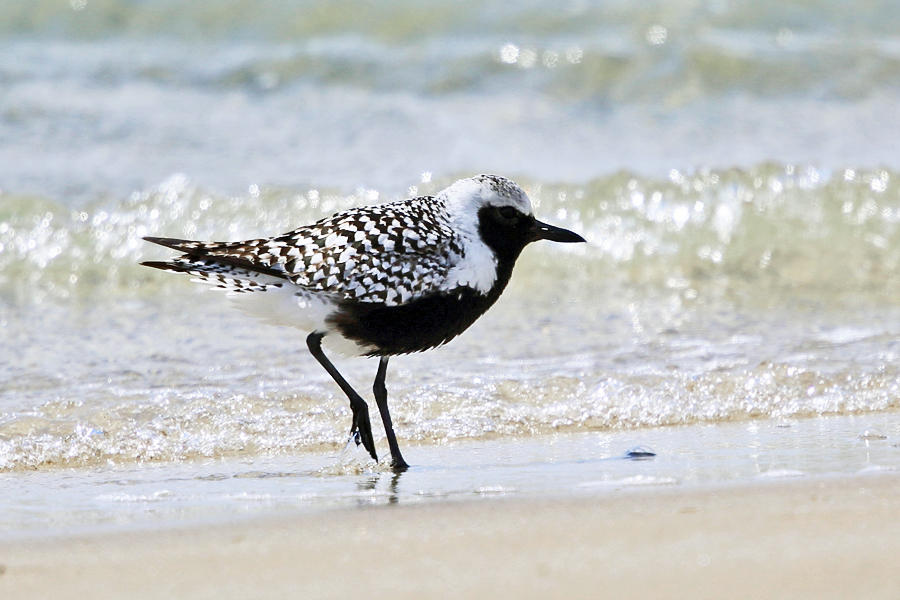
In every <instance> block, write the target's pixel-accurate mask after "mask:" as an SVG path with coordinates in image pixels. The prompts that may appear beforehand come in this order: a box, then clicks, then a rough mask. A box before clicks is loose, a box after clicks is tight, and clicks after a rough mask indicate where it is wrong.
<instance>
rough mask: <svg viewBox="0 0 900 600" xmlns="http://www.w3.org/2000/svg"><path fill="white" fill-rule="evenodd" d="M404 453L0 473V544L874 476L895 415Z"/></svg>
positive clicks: (894, 463) (886, 451)
mask: <svg viewBox="0 0 900 600" xmlns="http://www.w3.org/2000/svg"><path fill="white" fill-rule="evenodd" d="M406 454H407V458H408V459H409V461H410V462H411V463H412V464H413V466H412V468H411V469H410V470H409V471H407V472H406V473H402V474H394V473H391V472H390V471H389V470H387V469H386V468H381V467H376V466H374V463H371V462H370V461H369V460H368V457H367V455H365V453H364V452H362V451H359V450H355V449H354V447H348V448H346V449H345V450H344V452H342V453H341V454H340V455H336V454H330V455H320V454H313V455H308V454H307V455H298V456H284V457H278V458H269V459H261V458H258V457H256V458H252V459H251V458H246V459H220V460H213V461H209V460H206V461H201V462H188V463H166V464H159V465H140V466H136V465H126V466H119V467H110V468H100V469H96V470H90V471H86V470H84V469H72V470H70V469H65V470H62V471H58V472H41V471H37V472H30V473H15V474H13V473H6V474H0V485H3V486H4V489H6V490H7V491H8V493H7V494H5V495H4V496H3V499H2V500H0V515H2V516H0V539H6V540H11V539H15V538H22V537H26V538H38V537H44V536H51V535H59V534H78V533H85V532H96V531H110V530H121V529H135V528H157V527H160V526H163V525H164V526H166V527H173V526H181V525H192V524H197V523H204V522H223V521H229V522H233V521H234V520H235V519H241V518H252V517H254V516H261V515H272V514H292V513H297V512H309V511H324V510H333V509H340V508H352V507H368V506H385V505H394V504H396V505H412V504H420V503H424V502H444V501H465V500H469V501H471V500H488V501H489V500H491V499H494V498H556V497H571V496H588V497H591V496H601V495H606V494H615V493H621V492H627V491H630V490H637V489H651V490H652V489H654V488H660V487H682V488H691V487H696V486H709V485H713V486H718V485H722V484H746V483H749V482H760V483H762V482H766V481H775V480H781V479H785V478H790V479H809V478H821V477H835V476H845V475H874V474H879V473H885V472H895V471H896V470H897V469H900V416H898V415H897V414H896V413H894V414H888V415H865V416H858V417H820V418H814V419H800V420H797V419H788V420H777V421H771V420H768V421H751V422H745V423H730V424H718V425H706V426H690V427H671V428H658V429H647V430H642V431H637V432H635V431H629V432H606V433H604V432H594V433H574V434H559V435H555V436H549V437H541V438H524V439H514V438H506V439H503V440H494V441H482V442H472V441H466V442H454V443H450V444H445V445H440V446H433V445H423V446H416V447H413V448H409V449H408V451H407V452H406ZM651 454H652V456H649V455H651ZM49 492H52V495H51V494H50V493H49ZM635 502H640V498H639V497H635Z"/></svg>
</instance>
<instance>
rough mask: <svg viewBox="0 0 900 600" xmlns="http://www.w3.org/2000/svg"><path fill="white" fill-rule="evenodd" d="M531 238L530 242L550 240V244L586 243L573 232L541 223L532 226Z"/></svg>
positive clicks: (537, 222)
mask: <svg viewBox="0 0 900 600" xmlns="http://www.w3.org/2000/svg"><path fill="white" fill-rule="evenodd" d="M531 236H532V237H531V239H532V241H535V240H550V241H551V242H566V243H572V242H584V241H586V240H585V239H584V238H583V237H581V236H580V235H578V234H577V233H575V232H574V231H569V230H568V229H563V228H562V227H555V226H553V225H548V224H547V223H541V222H540V221H535V222H534V225H533V226H532V232H531Z"/></svg>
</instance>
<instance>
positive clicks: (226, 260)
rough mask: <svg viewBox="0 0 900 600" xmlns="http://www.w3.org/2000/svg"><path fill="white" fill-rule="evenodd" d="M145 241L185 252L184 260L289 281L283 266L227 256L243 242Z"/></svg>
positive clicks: (164, 239) (151, 239) (153, 239)
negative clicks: (229, 267) (215, 264)
mask: <svg viewBox="0 0 900 600" xmlns="http://www.w3.org/2000/svg"><path fill="white" fill-rule="evenodd" d="M144 239H145V240H146V241H148V242H151V243H153V244H159V245H160V246H165V247H166V248H172V249H173V250H178V251H179V252H184V253H185V256H184V257H182V258H190V259H201V258H203V259H210V260H214V261H215V262H216V263H219V264H221V265H228V266H231V267H236V268H239V269H246V270H248V271H256V272H257V273H263V274H265V275H271V276H272V277H277V278H279V279H287V274H286V273H285V272H284V268H283V267H282V266H281V264H276V265H274V266H272V265H269V264H264V263H262V262H256V261H253V260H251V259H250V258H247V257H246V256H247V255H246V254H244V255H242V256H236V255H234V254H225V252H226V251H228V250H229V249H231V248H235V247H241V246H243V245H244V244H243V243H242V242H197V241H193V240H180V239H177V238H161V237H145V238H144ZM141 264H147V263H141ZM162 264H170V263H162ZM147 266H152V267H155V268H157V269H163V270H167V271H176V270H177V269H172V268H166V267H159V266H157V265H156V264H152V265H149V264H148V265H147Z"/></svg>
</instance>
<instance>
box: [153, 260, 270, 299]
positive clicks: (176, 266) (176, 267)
mask: <svg viewBox="0 0 900 600" xmlns="http://www.w3.org/2000/svg"><path fill="white" fill-rule="evenodd" d="M141 264H142V265H144V266H146V267H152V268H154V269H161V270H163V271H174V272H176V273H187V274H188V275H191V276H192V278H191V281H196V282H198V283H205V284H208V285H212V286H214V287H217V288H220V289H223V290H226V291H228V292H229V293H243V292H265V291H268V290H269V289H272V288H280V287H282V286H283V285H284V280H283V279H281V278H276V277H273V276H271V275H267V274H265V273H260V272H258V271H253V270H249V269H244V268H240V267H235V266H233V265H229V264H225V263H222V262H219V261H218V260H215V259H201V258H192V257H190V256H183V257H181V258H176V259H174V260H171V261H168V262H162V261H148V262H142V263H141Z"/></svg>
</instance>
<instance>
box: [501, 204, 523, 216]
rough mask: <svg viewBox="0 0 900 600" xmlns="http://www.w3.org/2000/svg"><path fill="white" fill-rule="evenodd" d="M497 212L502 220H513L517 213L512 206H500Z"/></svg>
mask: <svg viewBox="0 0 900 600" xmlns="http://www.w3.org/2000/svg"><path fill="white" fill-rule="evenodd" d="M498 212H499V213H500V216H501V217H503V218H504V219H515V218H516V215H517V214H518V212H519V211H517V210H516V209H514V208H513V207H512V206H501V207H500V208H499V209H498Z"/></svg>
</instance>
